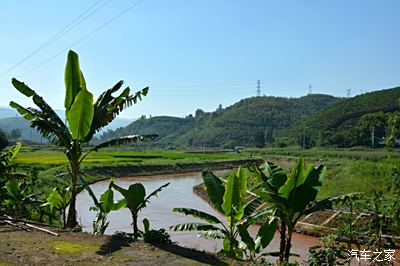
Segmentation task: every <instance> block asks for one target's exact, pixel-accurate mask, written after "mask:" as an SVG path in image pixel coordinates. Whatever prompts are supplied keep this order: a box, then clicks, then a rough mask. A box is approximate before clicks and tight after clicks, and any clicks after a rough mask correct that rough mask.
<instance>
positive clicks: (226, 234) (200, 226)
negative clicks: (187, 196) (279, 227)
mask: <svg viewBox="0 0 400 266" xmlns="http://www.w3.org/2000/svg"><path fill="white" fill-rule="evenodd" d="M203 181H204V184H205V185H206V189H207V194H208V197H209V199H210V201H211V203H212V205H213V207H214V208H215V209H217V210H218V211H219V212H220V213H222V214H224V215H225V217H226V220H227V221H226V224H225V223H224V222H222V221H221V220H219V219H218V218H217V217H215V216H213V215H211V214H208V213H205V212H202V211H199V210H195V209H189V208H174V209H173V211H174V212H179V213H183V214H185V215H191V216H193V217H196V218H199V219H201V220H203V221H204V222H206V223H186V224H178V225H174V226H172V227H171V230H174V231H199V232H200V234H199V235H200V236H201V237H204V238H212V239H223V240H224V241H223V249H222V250H221V252H222V253H224V254H227V255H228V256H231V257H233V258H239V259H242V258H243V255H244V252H245V251H246V250H247V251H249V258H250V259H254V257H255V254H256V253H259V252H260V251H261V250H262V249H264V248H265V247H266V246H267V245H268V244H269V243H270V242H271V240H272V237H273V235H274V232H275V228H276V222H275V221H274V219H271V220H268V221H267V222H265V223H264V224H263V226H261V228H260V230H259V231H258V234H257V236H256V240H253V238H251V237H250V235H249V233H248V231H247V229H248V227H249V226H250V225H251V224H254V223H256V222H258V221H259V220H260V219H262V218H265V216H266V215H267V214H270V213H269V212H266V211H264V213H261V212H258V213H256V214H254V215H253V214H251V212H252V211H253V210H254V207H255V206H256V205H257V203H258V200H251V201H247V173H246V170H245V169H244V168H242V167H239V169H238V171H237V172H236V173H235V174H231V175H229V176H228V179H227V181H226V182H224V181H223V180H221V179H220V178H219V177H217V176H216V175H214V174H213V173H212V172H211V171H208V170H206V171H203ZM224 183H225V184H224ZM243 218H244V219H243ZM242 219H243V220H242ZM239 235H240V237H241V241H239V240H238V239H237V238H238V236H239Z"/></svg>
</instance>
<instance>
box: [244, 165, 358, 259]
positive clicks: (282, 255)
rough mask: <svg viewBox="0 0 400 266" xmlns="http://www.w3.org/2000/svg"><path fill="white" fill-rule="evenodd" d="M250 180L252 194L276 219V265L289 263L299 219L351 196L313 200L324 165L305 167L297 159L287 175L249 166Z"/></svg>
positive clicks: (275, 168)
mask: <svg viewBox="0 0 400 266" xmlns="http://www.w3.org/2000/svg"><path fill="white" fill-rule="evenodd" d="M249 169H250V171H251V172H252V173H253V177H254V178H255V179H256V180H257V181H258V182H259V183H258V185H257V186H255V188H254V189H253V192H254V193H255V194H256V195H258V196H259V198H260V199H261V200H262V201H264V202H265V203H266V205H267V206H268V209H270V210H273V215H274V217H277V218H278V219H279V223H280V225H279V231H280V237H281V241H280V248H279V262H280V263H284V262H286V263H287V262H288V261H289V256H290V255H291V253H290V249H291V246H292V243H291V242H292V234H293V231H294V229H295V226H296V224H297V222H298V221H299V219H300V218H301V217H302V216H304V215H307V214H310V213H313V212H316V211H319V210H322V209H330V208H332V204H333V203H334V202H335V201H340V200H343V198H344V197H351V196H352V194H348V195H343V196H338V197H332V198H327V199H324V200H321V201H316V198H317V195H318V191H319V189H320V187H321V185H322V177H323V175H324V173H325V166H318V167H314V166H313V165H312V164H309V165H308V166H307V167H305V165H304V159H303V158H300V159H298V160H297V161H296V162H295V164H294V165H293V167H292V168H291V170H290V172H289V174H287V173H286V172H285V171H284V170H283V169H282V168H281V167H280V166H276V165H274V164H272V163H264V164H262V165H261V166H257V165H252V166H250V167H249Z"/></svg>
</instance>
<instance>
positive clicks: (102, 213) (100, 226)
mask: <svg viewBox="0 0 400 266" xmlns="http://www.w3.org/2000/svg"><path fill="white" fill-rule="evenodd" d="M80 178H81V181H82V183H83V184H84V186H85V188H86V190H87V192H88V193H89V196H90V197H91V198H92V200H93V203H94V205H95V206H94V207H90V210H94V211H97V215H96V218H95V219H94V221H93V234H95V235H103V234H104V233H105V231H106V229H107V227H108V225H109V221H108V220H107V216H108V214H109V213H110V212H111V211H117V210H119V209H121V208H123V207H125V204H126V202H125V200H119V201H117V202H114V191H113V190H112V185H111V184H112V182H113V181H110V185H109V186H108V189H107V190H106V191H105V192H104V193H103V194H101V195H100V199H98V198H97V197H96V195H95V194H94V192H93V190H92V189H91V188H90V186H89V184H88V183H87V182H86V181H85V180H84V179H83V178H82V177H81V176H80Z"/></svg>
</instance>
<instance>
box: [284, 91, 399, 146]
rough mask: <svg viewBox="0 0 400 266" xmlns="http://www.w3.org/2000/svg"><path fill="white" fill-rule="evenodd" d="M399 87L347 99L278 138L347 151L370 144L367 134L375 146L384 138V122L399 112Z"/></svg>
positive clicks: (385, 131)
mask: <svg viewBox="0 0 400 266" xmlns="http://www.w3.org/2000/svg"><path fill="white" fill-rule="evenodd" d="M399 99H400V87H396V88H392V89H386V90H380V91H374V92H370V93H365V94H362V95H358V96H355V97H352V98H347V99H344V100H342V101H339V102H337V103H336V104H333V105H330V106H328V107H327V108H325V109H323V110H321V111H319V112H316V113H314V114H312V115H310V116H307V117H306V118H305V119H302V120H299V121H296V122H295V123H294V124H293V125H292V126H291V127H290V128H288V129H286V130H284V131H281V132H280V136H281V137H282V136H284V137H287V138H289V139H296V138H297V139H298V138H302V135H303V131H305V136H306V145H307V146H323V145H328V146H339V147H349V146H357V145H370V144H371V133H372V132H371V130H372V127H373V128H374V135H375V138H377V140H376V141H377V142H379V140H381V139H382V138H383V137H385V136H386V134H387V120H388V117H389V115H390V114H391V113H393V112H396V111H400V102H399Z"/></svg>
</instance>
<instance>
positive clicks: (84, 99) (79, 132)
mask: <svg viewBox="0 0 400 266" xmlns="http://www.w3.org/2000/svg"><path fill="white" fill-rule="evenodd" d="M93 112H94V110H93V94H91V93H90V92H88V91H87V90H86V89H81V90H80V91H79V93H78V94H77V95H76V97H75V99H74V102H73V103H72V105H71V108H70V109H69V110H68V111H67V113H66V114H67V119H68V123H69V127H70V130H71V135H72V138H73V139H76V140H79V141H83V140H84V139H85V137H86V135H87V134H88V133H89V132H90V126H91V124H92V120H93Z"/></svg>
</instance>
